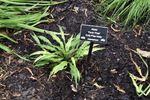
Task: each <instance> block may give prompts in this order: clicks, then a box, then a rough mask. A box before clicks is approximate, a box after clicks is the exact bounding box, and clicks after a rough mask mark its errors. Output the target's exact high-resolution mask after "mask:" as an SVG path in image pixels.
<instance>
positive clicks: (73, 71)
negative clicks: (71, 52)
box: [69, 57, 81, 88]
mask: <svg viewBox="0 0 150 100" xmlns="http://www.w3.org/2000/svg"><path fill="white" fill-rule="evenodd" d="M71 61H72V63H73V65H72V63H69V65H70V68H71V76H72V79H73V77H74V80H75V83H76V88H77V83H78V80H79V81H80V78H81V75H80V72H79V70H78V69H77V67H76V63H75V59H74V57H72V58H71Z"/></svg>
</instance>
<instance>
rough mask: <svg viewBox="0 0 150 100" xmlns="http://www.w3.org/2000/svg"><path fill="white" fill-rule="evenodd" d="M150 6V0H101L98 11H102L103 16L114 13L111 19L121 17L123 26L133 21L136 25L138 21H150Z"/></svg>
mask: <svg viewBox="0 0 150 100" xmlns="http://www.w3.org/2000/svg"><path fill="white" fill-rule="evenodd" d="M149 6H150V2H149V0H101V2H100V4H99V5H98V8H97V9H96V11H100V14H99V15H100V16H101V17H102V16H104V17H105V16H107V15H108V13H109V14H110V13H112V15H111V19H119V20H120V22H121V24H122V25H123V26H127V25H128V24H131V22H133V26H135V25H136V24H137V22H138V21H142V20H144V21H145V22H147V23H148V22H149V17H150V7H149ZM107 18H109V17H107ZM108 20H109V19H108Z"/></svg>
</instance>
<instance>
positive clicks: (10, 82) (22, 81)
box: [0, 0, 150, 100]
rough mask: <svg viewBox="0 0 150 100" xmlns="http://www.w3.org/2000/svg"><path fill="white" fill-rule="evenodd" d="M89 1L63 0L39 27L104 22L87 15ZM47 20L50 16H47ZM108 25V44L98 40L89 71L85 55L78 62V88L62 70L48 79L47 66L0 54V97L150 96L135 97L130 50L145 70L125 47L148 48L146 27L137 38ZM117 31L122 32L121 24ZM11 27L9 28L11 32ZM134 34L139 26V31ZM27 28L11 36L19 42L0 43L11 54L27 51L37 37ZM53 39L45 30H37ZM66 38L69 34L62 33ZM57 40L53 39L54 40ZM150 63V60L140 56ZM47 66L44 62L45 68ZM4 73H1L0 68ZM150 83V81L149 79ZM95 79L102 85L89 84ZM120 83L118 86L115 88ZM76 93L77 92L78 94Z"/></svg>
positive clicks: (75, 28) (83, 99)
mask: <svg viewBox="0 0 150 100" xmlns="http://www.w3.org/2000/svg"><path fill="white" fill-rule="evenodd" d="M88 2H89V1H88V0H69V1H68V2H66V3H63V4H60V5H56V6H53V7H51V8H50V11H52V15H53V17H54V18H55V22H53V23H43V24H40V25H38V26H37V27H40V28H43V29H46V30H51V31H59V30H58V27H57V24H58V25H60V26H61V27H62V28H63V30H64V32H65V33H68V34H75V35H76V34H78V33H79V32H80V25H81V24H89V25H100V24H102V25H104V26H105V25H106V23H104V22H101V21H96V20H95V19H94V18H93V17H92V16H94V14H92V13H91V11H92V6H91V5H90V3H88ZM49 17H50V18H51V16H49ZM110 26H111V25H110V24H109V25H108V26H107V27H109V33H108V43H107V44H101V47H105V48H106V49H105V50H102V51H97V52H95V53H94V55H92V58H91V61H90V65H89V66H88V71H87V73H86V74H85V65H86V58H87V57H85V58H84V59H83V60H82V61H81V62H80V63H78V64H77V67H78V69H79V70H80V72H81V74H82V78H81V80H80V82H79V83H78V88H77V90H76V89H75V88H73V87H75V83H74V81H71V79H70V78H71V77H70V75H68V74H65V73H64V72H63V71H62V72H58V73H57V74H56V75H53V76H52V77H51V79H50V81H47V79H48V75H49V73H50V71H51V69H46V68H45V69H43V68H42V67H43V66H39V67H34V65H32V62H26V61H24V60H21V59H19V58H18V57H17V56H15V55H12V54H10V53H7V52H4V51H1V52H0V66H1V67H0V68H1V71H0V99H4V100H5V99H6V100H149V98H150V96H147V97H145V96H142V97H140V98H139V97H138V96H137V94H136V91H135V87H134V86H133V83H132V81H131V78H130V77H129V72H130V73H132V74H134V75H136V76H139V74H138V72H137V70H136V67H135V65H134V64H133V62H132V61H131V57H130V52H131V53H132V58H133V60H134V61H135V62H136V63H137V64H138V65H139V66H140V68H141V69H142V71H143V72H146V68H145V65H144V63H143V62H142V60H141V59H140V57H139V56H138V55H137V54H136V53H134V52H133V51H131V50H129V48H130V49H133V50H136V48H140V49H142V50H148V51H149V50H150V32H148V30H150V28H149V27H147V28H146V31H147V32H144V31H142V33H141V35H139V36H136V35H135V33H134V32H133V31H129V32H123V31H121V32H115V31H114V30H113V29H112V28H111V27H110ZM113 27H114V28H116V29H119V30H122V28H120V27H117V26H116V27H115V26H113ZM10 31H11V30H10ZM137 32H138V30H137ZM30 33H31V31H30V30H25V31H23V32H22V33H20V34H18V35H16V36H14V37H12V38H13V39H15V40H16V41H18V44H14V43H12V42H10V41H8V40H5V41H3V42H2V43H3V44H5V45H7V46H8V47H10V48H11V49H12V50H13V51H14V52H16V53H18V54H20V55H21V56H24V55H26V56H27V55H28V54H31V53H33V52H35V51H37V50H40V48H39V47H37V46H34V43H35V41H34V40H33V38H32V37H31V35H30ZM35 33H36V34H37V35H43V36H46V37H47V38H49V39H50V40H51V41H53V40H52V38H51V37H50V36H49V35H46V34H44V33H37V32H35ZM66 37H67V38H68V37H69V36H66ZM53 43H55V41H53ZM144 59H145V61H146V62H147V63H148V65H150V62H149V59H148V58H144ZM44 67H46V66H44ZM2 69H3V70H5V71H6V72H5V71H3V70H2ZM147 82H150V79H148V80H147ZM94 83H97V84H99V85H101V86H104V87H105V88H98V87H96V86H93V84H94ZM117 87H118V88H117ZM76 91H77V92H76Z"/></svg>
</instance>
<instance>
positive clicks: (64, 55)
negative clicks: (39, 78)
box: [30, 26, 104, 87]
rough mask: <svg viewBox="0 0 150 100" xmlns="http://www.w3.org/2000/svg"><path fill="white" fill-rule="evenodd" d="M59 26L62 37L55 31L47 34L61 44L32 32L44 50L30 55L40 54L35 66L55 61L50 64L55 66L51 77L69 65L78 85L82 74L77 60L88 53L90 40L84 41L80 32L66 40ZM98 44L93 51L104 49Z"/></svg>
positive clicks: (36, 58)
mask: <svg viewBox="0 0 150 100" xmlns="http://www.w3.org/2000/svg"><path fill="white" fill-rule="evenodd" d="M58 27H59V29H60V34H61V38H59V37H58V36H57V35H56V34H53V33H47V34H49V35H51V36H52V38H53V39H54V40H55V41H56V42H57V43H58V44H59V45H53V44H52V43H51V41H50V40H48V39H47V38H46V37H44V36H36V35H35V34H34V33H33V34H31V35H32V37H33V38H34V40H35V41H36V43H37V44H36V45H38V46H40V47H41V48H42V51H36V52H34V53H32V54H31V55H30V56H37V55H39V56H38V57H35V60H34V63H35V66H42V65H45V64H50V63H53V64H52V65H54V66H51V65H50V66H51V67H53V69H52V71H51V72H50V75H49V78H50V77H51V76H52V75H53V74H55V73H57V72H58V71H61V70H65V69H66V68H67V67H69V68H70V74H71V76H72V79H73V78H74V79H75V83H76V87H77V82H78V81H79V80H80V78H81V75H80V72H79V70H78V68H77V67H76V62H77V61H79V60H82V58H83V57H84V56H86V55H88V49H89V44H90V42H87V41H86V42H82V41H81V40H80V39H79V38H80V34H78V35H77V36H76V37H74V35H72V36H71V37H70V38H69V39H68V40H67V41H66V39H65V35H64V32H63V30H62V28H61V27H60V26H58ZM41 41H44V42H45V43H46V44H41ZM98 45H99V44H95V45H94V47H93V51H92V52H94V51H97V50H102V49H104V48H100V47H95V46H98ZM49 78H48V80H49Z"/></svg>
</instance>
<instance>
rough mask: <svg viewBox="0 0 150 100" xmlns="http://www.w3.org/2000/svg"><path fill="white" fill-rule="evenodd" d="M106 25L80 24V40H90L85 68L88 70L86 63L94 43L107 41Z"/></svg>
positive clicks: (88, 60) (88, 61) (88, 62)
mask: <svg viewBox="0 0 150 100" xmlns="http://www.w3.org/2000/svg"><path fill="white" fill-rule="evenodd" d="M107 33H108V27H101V26H94V25H85V24H82V25H81V28H80V40H84V41H90V42H91V43H90V48H89V53H88V58H87V63H86V68H85V69H86V70H87V71H88V65H89V64H90V59H91V55H92V49H93V44H94V43H104V44H105V43H107Z"/></svg>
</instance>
